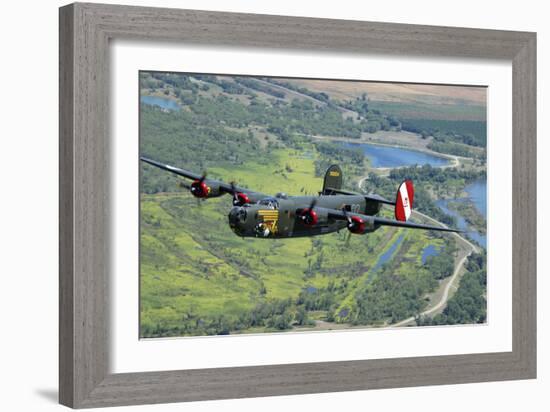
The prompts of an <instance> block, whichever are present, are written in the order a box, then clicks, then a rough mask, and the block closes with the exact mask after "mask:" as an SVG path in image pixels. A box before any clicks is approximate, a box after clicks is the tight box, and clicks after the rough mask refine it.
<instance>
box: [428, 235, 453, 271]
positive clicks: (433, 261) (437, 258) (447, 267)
mask: <svg viewBox="0 0 550 412" xmlns="http://www.w3.org/2000/svg"><path fill="white" fill-rule="evenodd" d="M456 250H457V249H456V244H455V241H454V238H452V239H449V238H445V246H444V247H443V248H442V249H441V250H440V251H439V253H438V254H436V255H433V256H428V257H427V258H426V263H424V267H425V268H426V269H427V270H428V272H430V273H431V274H432V275H433V277H434V278H435V279H437V280H441V279H445V278H446V277H449V276H451V275H452V274H453V272H454V269H455V254H456Z"/></svg>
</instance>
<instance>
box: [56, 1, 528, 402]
mask: <svg viewBox="0 0 550 412" xmlns="http://www.w3.org/2000/svg"><path fill="white" fill-rule="evenodd" d="M535 98H536V35H535V34H534V33H526V32H507V31H493V30H479V29H464V28H450V27H430V26H416V25H402V24H390V23H370V22H358V21H342V20H327V19H312V18H298V17H287V16H267V15H253V14H235V13H219V12H205V11H192V10H174V9H157V8H143V7H129V6H114V5H102V4H80V3H76V4H71V5H68V6H65V7H62V8H61V9H60V402H61V403H62V404H64V405H67V406H70V407H74V408H84V407H100V406H115V405H130V404H145V403H161V402H180V401H194V400H206V399H222V398H242V397H256V396H274V395H289V394H302V393H317V392H330V391H349V390H360V389H371V388H389V387H404V386H420V385H436V384H450V383H465V382H483V381H496V380H510V379H528V378H534V377H535V376H536V289H535V286H536V268H535V261H536V259H535V254H536V230H535V223H536V218H535V213H536V210H535V207H536V190H535V188H536V185H535V183H536V164H535V160H536V159H535V158H536V156H535V155H536V151H535V150H536V147H535V139H536V110H535V109H536V106H535V104H536V101H535Z"/></svg>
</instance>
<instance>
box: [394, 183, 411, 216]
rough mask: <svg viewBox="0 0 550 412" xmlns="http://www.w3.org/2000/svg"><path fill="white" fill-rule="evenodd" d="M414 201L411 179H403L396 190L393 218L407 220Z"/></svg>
mask: <svg viewBox="0 0 550 412" xmlns="http://www.w3.org/2000/svg"><path fill="white" fill-rule="evenodd" d="M413 201H414V186H413V182H412V180H405V181H404V182H403V183H401V185H400V186H399V189H398V190H397V199H395V218H396V219H397V220H400V221H402V222H406V221H407V220H409V217H410V216H411V212H412V208H413Z"/></svg>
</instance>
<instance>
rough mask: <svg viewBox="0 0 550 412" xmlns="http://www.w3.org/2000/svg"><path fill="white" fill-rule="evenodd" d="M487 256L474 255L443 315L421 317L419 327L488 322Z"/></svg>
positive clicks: (418, 322) (469, 260) (417, 321)
mask: <svg viewBox="0 0 550 412" xmlns="http://www.w3.org/2000/svg"><path fill="white" fill-rule="evenodd" d="M486 264H487V263H486V255H485V254H480V253H476V254H472V255H471V256H470V257H469V258H468V263H467V264H466V269H467V270H468V272H467V273H465V274H464V276H463V277H462V279H461V281H460V285H459V287H458V290H457V291H456V293H455V294H454V295H453V297H452V298H451V299H449V302H448V303H447V307H446V308H445V309H444V310H443V313H441V314H438V315H436V316H434V317H433V318H431V317H427V316H426V317H419V318H417V319H416V323H417V325H419V326H432V325H454V324H467V323H484V322H485V321H486V320H487V299H486V293H487V271H486Z"/></svg>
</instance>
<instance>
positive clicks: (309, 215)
mask: <svg viewBox="0 0 550 412" xmlns="http://www.w3.org/2000/svg"><path fill="white" fill-rule="evenodd" d="M299 216H300V219H302V222H303V223H304V224H305V225H308V226H313V225H315V224H316V223H317V222H318V221H319V216H318V215H317V212H315V210H313V209H311V208H307V209H304V210H302V211H301V212H300V215H299Z"/></svg>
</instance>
